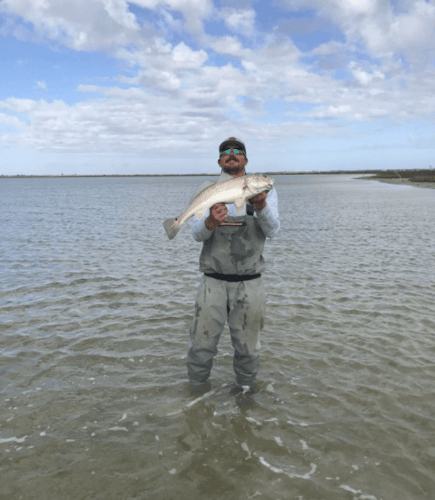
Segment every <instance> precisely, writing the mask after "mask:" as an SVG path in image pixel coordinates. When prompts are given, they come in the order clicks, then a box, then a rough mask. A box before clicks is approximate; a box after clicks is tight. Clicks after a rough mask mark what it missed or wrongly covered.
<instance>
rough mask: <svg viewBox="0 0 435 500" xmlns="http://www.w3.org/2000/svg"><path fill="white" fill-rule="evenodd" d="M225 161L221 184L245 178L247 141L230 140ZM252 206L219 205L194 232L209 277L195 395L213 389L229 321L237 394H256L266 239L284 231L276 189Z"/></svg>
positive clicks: (192, 372)
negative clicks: (238, 208) (245, 389)
mask: <svg viewBox="0 0 435 500" xmlns="http://www.w3.org/2000/svg"><path fill="white" fill-rule="evenodd" d="M219 156H220V157H219V160H218V164H219V165H220V167H221V168H222V173H221V177H220V179H219V180H220V181H221V180H225V179H229V178H231V177H241V176H243V175H245V166H246V164H247V163H248V158H247V157H246V148H245V145H244V143H243V142H242V141H240V140H239V139H237V138H236V137H230V138H229V139H227V140H226V141H224V142H223V143H222V144H221V145H220V146H219ZM249 202H250V203H245V205H244V207H243V210H242V212H241V213H240V214H237V212H236V206H235V205H234V204H230V205H228V206H226V205H225V204H224V203H216V205H213V206H212V207H211V208H210V209H209V210H207V211H206V213H205V214H204V217H202V219H201V220H199V221H196V222H195V223H194V224H193V226H192V236H193V238H194V239H195V240H196V241H202V242H203V247H202V251H201V256H200V259H199V269H200V271H202V272H203V273H204V276H203V278H202V280H201V284H200V286H199V290H198V295H197V298H196V303H195V316H194V319H193V323H192V326H191V329H190V342H189V349H188V353H187V363H186V364H187V373H188V375H189V379H190V388H191V393H192V394H193V395H200V394H204V393H205V392H208V391H209V390H210V389H211V385H210V382H208V378H209V376H210V372H211V368H212V366H213V358H214V356H215V355H216V354H217V352H218V350H217V345H218V342H219V338H220V336H221V333H222V331H223V329H224V326H225V322H226V321H227V320H228V326H229V329H230V334H231V342H232V344H233V347H234V351H235V352H234V359H233V367H234V372H235V375H236V385H235V387H234V388H233V389H232V390H231V393H232V394H237V393H239V392H241V391H243V386H249V388H250V392H251V391H252V392H255V389H256V385H255V377H256V375H257V371H258V358H259V352H260V331H261V330H262V328H263V324H264V312H265V295H264V285H263V278H262V277H261V273H262V272H263V271H264V268H265V263H264V259H263V256H262V252H263V247H264V242H265V241H266V237H267V238H273V237H274V236H275V235H276V234H277V232H278V230H279V214H278V198H277V194H276V191H275V189H272V190H271V191H270V192H263V193H260V194H258V195H256V196H254V197H253V198H251V199H250V200H249Z"/></svg>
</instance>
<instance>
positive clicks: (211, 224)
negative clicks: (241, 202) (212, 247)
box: [205, 203, 228, 231]
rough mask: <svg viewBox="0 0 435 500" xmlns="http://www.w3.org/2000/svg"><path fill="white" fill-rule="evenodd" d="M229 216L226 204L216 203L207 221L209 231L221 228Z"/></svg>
mask: <svg viewBox="0 0 435 500" xmlns="http://www.w3.org/2000/svg"><path fill="white" fill-rule="evenodd" d="M227 214H228V210H227V206H226V205H225V203H216V205H213V206H212V207H211V208H210V215H209V216H208V217H207V219H206V220H205V225H206V226H207V229H209V230H210V231H213V229H214V228H215V227H216V226H220V225H221V224H222V222H223V221H224V220H225V217H226V216H227Z"/></svg>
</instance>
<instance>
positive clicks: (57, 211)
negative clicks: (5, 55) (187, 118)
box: [0, 175, 435, 500]
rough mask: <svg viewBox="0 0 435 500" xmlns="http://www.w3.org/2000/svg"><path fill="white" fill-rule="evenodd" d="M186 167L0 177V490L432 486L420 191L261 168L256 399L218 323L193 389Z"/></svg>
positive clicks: (428, 293)
mask: <svg viewBox="0 0 435 500" xmlns="http://www.w3.org/2000/svg"><path fill="white" fill-rule="evenodd" d="M203 180H204V179H203V178H199V177H198V178H195V177H182V178H179V179H178V178H76V179H74V178H72V179H71V178H64V179H61V178H60V179H55V178H52V179H0V209H1V214H2V215H1V218H0V376H1V381H2V384H1V387H0V404H1V406H0V479H1V481H0V498H2V499H3V498H5V499H19V498H23V499H25V500H27V499H41V500H42V499H44V500H45V499H47V498H62V500H69V499H74V500H76V499H90V498H92V499H105V500H106V499H112V498H113V499H131V500H133V499H135V500H136V499H146V500H148V499H156V500H160V499H162V500H163V499H164V500H170V499H201V500H202V499H204V500H206V499H221V498H222V499H224V498H225V499H234V500H239V499H249V498H254V497H255V498H256V497H258V498H260V499H271V500H272V499H273V500H277V499H297V500H316V499H319V500H320V499H322V500H341V499H343V500H348V499H349V500H352V499H356V500H381V499H382V500H390V499H394V500H402V499H403V500H410V499H412V500H413V499H416V500H417V499H423V498H428V499H430V498H432V497H433V491H434V489H435V445H434V441H433V436H434V432H435V423H434V417H435V398H434V392H435V390H434V387H435V338H434V333H435V306H434V301H433V297H434V292H435V271H434V269H435V266H434V261H435V236H434V234H435V233H434V231H433V214H434V213H435V191H434V190H430V189H418V188H415V187H410V186H395V185H388V184H382V183H380V182H375V181H369V180H353V179H352V176H349V175H342V176H335V175H334V176H332V175H322V176H317V175H315V176H276V178H275V185H276V188H277V192H278V197H279V203H280V215H281V231H280V233H279V235H278V236H277V237H276V238H275V239H273V240H270V241H267V243H266V248H265V258H266V261H267V271H266V273H265V275H264V276H265V282H266V291H267V320H266V325H265V329H264V332H263V338H262V347H263V348H262V354H261V365H260V373H259V382H260V391H259V393H258V394H255V395H254V396H253V397H247V396H246V395H245V396H243V395H241V396H238V397H234V396H230V395H229V390H230V389H231V384H232V382H233V372H232V347H231V343H230V340H229V338H228V331H227V329H226V330H225V332H224V334H223V336H222V338H221V342H220V350H219V354H218V355H217V357H216V359H215V364H214V367H213V371H212V378H211V382H212V392H211V393H210V394H206V397H204V398H203V399H199V400H195V399H194V398H192V397H191V396H190V395H189V393H188V390H187V377H186V370H185V356H186V346H187V340H188V330H189V326H190V321H191V318H192V315H193V305H194V298H195V294H196V288H197V286H198V283H199V279H200V274H199V272H198V258H199V252H200V244H198V243H196V242H194V241H193V240H192V238H191V237H190V233H189V227H185V228H183V229H182V230H181V231H180V233H179V234H178V236H177V237H176V239H175V240H173V241H169V240H168V239H167V236H166V234H165V232H164V230H163V227H162V221H163V220H164V219H165V218H167V217H170V216H175V215H179V213H180V212H181V211H182V210H183V209H184V208H185V203H186V200H188V199H189V197H190V194H191V192H192V191H193V190H194V189H195V188H196V187H197V186H198V185H199V184H201V183H202V182H203Z"/></svg>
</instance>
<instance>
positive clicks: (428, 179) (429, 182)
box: [0, 169, 435, 188]
mask: <svg viewBox="0 0 435 500" xmlns="http://www.w3.org/2000/svg"><path fill="white" fill-rule="evenodd" d="M264 173H265V174H267V175H338V174H346V175H364V177H356V178H355V179H358V180H375V181H381V182H386V183H388V184H404V185H412V186H416V187H428V188H435V170H434V169H404V170H330V171H325V172H323V171H320V170H312V171H310V172H264ZM216 175H217V173H213V174H204V173H202V174H90V175H85V174H79V175H77V174H60V175H59V174H58V175H48V174H45V175H36V174H35V175H22V174H15V175H0V179H2V178H4V179H41V178H75V177H80V178H88V177H210V176H212V177H215V176H216Z"/></svg>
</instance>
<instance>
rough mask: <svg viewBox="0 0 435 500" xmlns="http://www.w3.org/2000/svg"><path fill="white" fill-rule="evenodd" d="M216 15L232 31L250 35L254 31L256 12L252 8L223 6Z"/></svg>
mask: <svg viewBox="0 0 435 500" xmlns="http://www.w3.org/2000/svg"><path fill="white" fill-rule="evenodd" d="M218 15H219V17H220V18H221V19H222V20H223V21H224V23H225V24H226V26H227V27H228V28H229V29H231V30H232V31H235V32H238V33H240V34H242V35H250V34H252V32H253V31H254V24H255V17H256V12H255V10H253V9H235V8H233V7H225V8H223V9H221V10H220V11H219V13H218Z"/></svg>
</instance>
